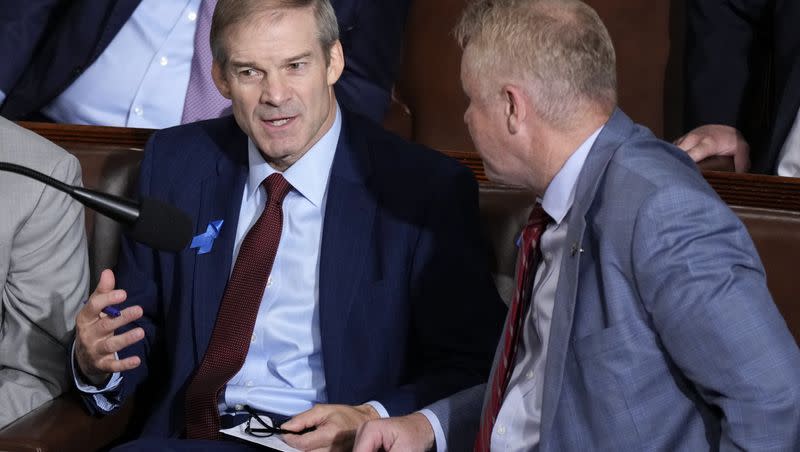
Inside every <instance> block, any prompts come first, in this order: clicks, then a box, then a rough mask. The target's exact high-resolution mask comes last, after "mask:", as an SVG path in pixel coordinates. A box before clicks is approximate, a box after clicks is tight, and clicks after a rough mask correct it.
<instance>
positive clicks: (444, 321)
mask: <svg viewBox="0 0 800 452" xmlns="http://www.w3.org/2000/svg"><path fill="white" fill-rule="evenodd" d="M430 193H432V194H434V195H435V198H434V199H433V200H432V202H431V203H430V204H429V205H428V206H427V214H426V215H427V221H426V222H425V223H424V226H423V227H422V232H421V235H420V237H419V239H418V243H417V247H416V252H415V257H414V259H413V263H412V266H413V268H412V272H411V278H412V283H411V297H412V300H411V303H412V319H413V320H412V325H411V326H410V327H411V333H410V334H411V338H412V339H411V341H412V343H411V344H410V345H409V347H410V353H409V356H410V357H412V359H413V360H414V362H413V363H411V365H410V366H409V368H410V369H413V374H412V375H411V376H410V377H411V378H410V379H409V381H410V382H409V383H408V384H406V385H403V386H401V387H399V388H397V389H396V390H394V391H393V392H391V393H390V394H385V395H384V396H383V397H379V398H378V399H377V400H378V401H379V402H381V403H382V404H383V406H384V407H385V408H386V409H387V411H388V412H389V414H390V415H392V416H397V415H403V414H407V413H410V412H412V411H414V410H416V409H419V408H421V407H423V406H425V405H428V404H430V403H432V402H434V401H436V400H439V399H442V398H444V397H447V396H449V395H451V394H454V393H456V392H458V391H460V390H462V389H465V388H468V387H471V386H474V385H476V384H480V383H484V382H485V381H486V380H487V378H488V375H489V369H490V367H491V363H492V357H493V356H494V352H495V348H496V345H497V341H498V337H499V335H500V330H501V328H502V325H503V319H504V316H505V305H504V304H503V302H502V301H501V299H500V296H499V295H498V293H497V290H496V288H495V286H494V283H493V281H492V278H491V275H490V273H489V271H488V265H487V263H486V256H487V250H486V247H485V244H484V240H483V238H482V236H481V233H480V230H479V229H480V228H479V219H478V189H477V183H476V182H475V180H474V178H473V176H472V174H471V173H470V172H469V170H467V169H465V168H459V172H458V173H457V175H456V176H455V177H450V178H448V177H441V178H440V180H439V183H438V184H436V186H435V187H432V189H431V192H430Z"/></svg>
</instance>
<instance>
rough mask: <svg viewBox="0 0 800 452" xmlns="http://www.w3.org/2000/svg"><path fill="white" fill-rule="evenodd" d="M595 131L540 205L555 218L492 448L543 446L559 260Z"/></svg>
mask: <svg viewBox="0 0 800 452" xmlns="http://www.w3.org/2000/svg"><path fill="white" fill-rule="evenodd" d="M602 129H603V128H602V127H600V128H599V129H597V130H596V131H595V132H594V133H593V134H592V135H591V136H589V138H587V139H586V141H584V142H583V144H581V145H580V146H579V147H578V149H577V150H576V151H575V152H574V153H573V154H572V156H570V158H569V159H568V160H567V162H566V163H565V164H564V166H563V167H562V168H561V170H560V171H559V172H558V173H557V174H556V176H555V177H554V178H553V181H552V182H550V185H548V186H547V190H546V191H545V193H544V197H543V198H542V208H544V210H545V212H547V214H548V215H550V217H551V218H552V219H553V222H552V223H550V224H549V225H548V226H547V229H546V230H545V231H544V233H543V234H542V237H541V239H540V242H541V244H540V246H541V260H540V264H539V266H538V268H537V269H536V277H535V279H534V283H533V290H532V291H531V296H532V297H533V298H532V303H531V305H530V307H529V308H528V311H527V312H526V313H525V327H524V328H523V330H522V341H521V343H520V348H519V349H518V351H517V363H516V365H515V366H514V371H513V372H512V374H511V379H510V380H509V383H508V389H507V390H506V394H505V398H504V399H503V404H502V405H501V406H500V412H499V413H498V415H497V420H496V421H495V424H494V429H493V430H492V437H491V449H492V450H493V451H509V452H511V451H530V450H537V449H538V447H539V428H540V425H541V419H542V396H543V390H544V376H545V373H544V371H545V364H546V363H547V351H548V344H549V342H550V321H551V320H552V317H553V305H554V302H555V298H556V289H557V288H558V279H559V269H560V268H561V260H562V259H563V257H564V252H565V250H566V248H567V245H568V244H567V243H566V241H565V240H566V238H567V231H568V229H569V225H568V224H567V221H566V216H567V213H568V212H569V210H570V208H572V203H573V201H574V200H575V188H576V186H577V185H578V176H579V175H580V173H581V170H582V169H583V164H584V163H585V162H586V157H587V156H588V155H589V150H590V149H591V148H592V145H593V144H594V142H595V140H596V139H597V136H598V135H599V134H600V131H601V130H602Z"/></svg>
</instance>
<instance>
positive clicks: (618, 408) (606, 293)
mask: <svg viewBox="0 0 800 452" xmlns="http://www.w3.org/2000/svg"><path fill="white" fill-rule="evenodd" d="M567 221H568V224H569V231H568V236H567V241H566V246H567V247H569V249H568V250H567V251H566V252H565V254H564V259H563V261H562V263H561V273H560V277H559V281H558V288H557V291H556V299H555V308H554V312H553V319H552V325H551V333H550V348H549V351H548V358H547V363H546V366H545V376H544V397H543V404H542V419H541V440H540V444H539V450H541V451H588V450H605V451H651V450H653V451H656V450H657V451H662V450H663V451H666V450H670V451H672V450H691V451H696V450H732V449H737V450H738V449H744V450H786V451H797V450H800V350H798V347H797V344H796V343H795V341H794V339H793V338H792V336H791V334H790V333H789V330H788V328H787V327H786V323H785V321H784V319H783V318H782V317H781V315H780V314H779V312H778V310H777V308H776V307H775V305H774V303H773V301H772V298H771V296H770V294H769V292H768V290H767V287H766V281H765V276H764V269H763V267H762V265H761V262H760V260H759V258H758V254H757V253H756V250H755V248H754V246H753V243H752V241H751V239H750V237H749V235H748V233H747V230H746V229H745V227H744V225H742V223H741V222H740V221H739V219H738V218H737V217H736V215H734V214H733V212H731V210H730V209H729V208H728V207H727V206H726V205H725V203H723V202H722V201H721V200H720V199H719V198H718V197H717V195H716V193H715V192H714V191H713V190H712V189H711V188H710V187H709V186H708V184H707V183H706V182H705V180H704V179H703V177H702V176H701V175H700V173H699V172H698V170H697V168H696V166H695V165H694V163H692V162H691V161H690V160H689V159H688V158H687V157H686V155H685V154H684V153H683V152H681V151H679V150H678V149H677V148H675V147H673V146H671V145H669V144H667V143H665V142H663V141H660V140H657V139H656V138H655V137H653V135H652V134H651V133H650V131H649V130H647V129H645V128H643V127H640V126H637V125H635V124H634V123H633V122H632V121H631V120H630V119H629V118H628V117H627V116H625V114H624V113H622V112H621V111H619V110H617V111H616V112H615V113H614V114H613V115H612V117H611V118H610V120H609V121H608V122H607V124H606V126H605V128H604V129H603V131H602V132H601V134H600V135H599V137H598V138H597V141H596V142H595V144H594V146H593V147H592V149H591V151H590V152H589V156H588V158H587V160H586V163H585V165H584V168H583V170H582V172H581V175H580V178H579V181H578V186H577V189H576V195H575V202H574V204H573V206H572V209H571V211H570V212H569V214H568V219H567ZM573 245H577V247H580V248H581V249H583V252H582V253H580V252H576V253H574V254H573V253H571V252H570V250H571V249H572V248H573ZM577 247H576V248H577ZM495 359H497V358H495ZM483 392H484V391H483V387H475V388H473V389H471V390H467V391H465V392H462V393H460V394H457V395H455V396H453V397H451V398H449V399H445V400H442V401H440V402H438V403H436V404H434V405H433V406H431V407H429V408H430V409H431V410H433V412H434V413H435V414H436V415H437V417H438V418H439V420H440V421H441V422H442V426H443V428H444V430H445V435H446V437H447V439H448V446H449V448H450V450H455V451H461V450H471V447H472V444H473V441H474V438H475V434H476V432H477V426H478V418H479V416H480V411H481V408H480V406H481V403H482V401H483V403H485V397H484V394H483Z"/></svg>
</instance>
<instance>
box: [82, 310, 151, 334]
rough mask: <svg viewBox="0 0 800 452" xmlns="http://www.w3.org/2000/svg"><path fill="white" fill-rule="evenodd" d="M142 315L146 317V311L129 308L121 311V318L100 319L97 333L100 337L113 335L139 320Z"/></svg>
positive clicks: (96, 328)
mask: <svg viewBox="0 0 800 452" xmlns="http://www.w3.org/2000/svg"><path fill="white" fill-rule="evenodd" d="M142 315H144V311H143V310H142V308H141V307H140V306H130V307H127V308H125V309H123V310H122V311H120V313H119V317H109V316H105V317H102V318H100V319H99V320H98V321H97V322H96V326H95V327H94V330H95V333H96V334H97V335H98V337H104V336H108V335H111V334H113V333H114V332H115V331H116V330H118V329H120V328H122V327H123V326H125V325H127V324H129V323H131V322H134V321H136V320H139V319H140V318H142Z"/></svg>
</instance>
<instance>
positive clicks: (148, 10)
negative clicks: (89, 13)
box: [0, 0, 201, 129]
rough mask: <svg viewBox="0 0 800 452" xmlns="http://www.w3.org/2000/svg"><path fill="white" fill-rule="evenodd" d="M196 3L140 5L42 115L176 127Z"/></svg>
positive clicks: (173, 0) (168, 0)
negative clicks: (96, 56) (102, 49)
mask: <svg viewBox="0 0 800 452" xmlns="http://www.w3.org/2000/svg"><path fill="white" fill-rule="evenodd" d="M200 1H201V0H141V3H140V4H139V6H138V7H137V8H136V10H135V11H134V12H133V14H132V15H131V17H130V18H129V19H128V21H127V22H126V23H125V25H123V27H122V28H121V29H120V31H119V33H117V35H116V36H115V37H114V39H112V40H111V42H110V43H109V45H108V47H106V49H105V50H104V51H103V53H102V54H100V56H99V57H98V58H97V60H96V61H95V62H94V63H92V65H91V66H89V67H88V68H87V69H86V71H85V72H83V74H81V75H80V76H79V77H78V78H77V79H76V80H75V81H74V82H73V83H72V84H71V85H70V86H69V87H68V88H67V89H66V90H65V91H64V92H63V93H61V94H60V95H59V96H58V97H57V98H56V99H55V100H53V102H52V103H50V105H47V106H46V107H45V108H43V109H42V112H43V113H44V114H45V115H47V116H48V117H50V118H51V119H53V120H54V121H55V122H62V123H68V124H97V125H106V126H118V127H144V128H155V129H162V128H165V127H170V126H174V125H177V124H180V122H181V116H182V114H183V103H184V100H185V98H186V89H187V87H188V86H189V74H190V72H191V63H192V55H194V32H195V29H196V28H197V11H198V8H199V7H200ZM0 101H1V100H0Z"/></svg>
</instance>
